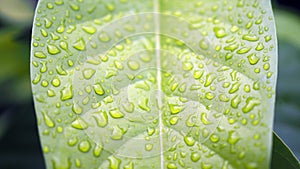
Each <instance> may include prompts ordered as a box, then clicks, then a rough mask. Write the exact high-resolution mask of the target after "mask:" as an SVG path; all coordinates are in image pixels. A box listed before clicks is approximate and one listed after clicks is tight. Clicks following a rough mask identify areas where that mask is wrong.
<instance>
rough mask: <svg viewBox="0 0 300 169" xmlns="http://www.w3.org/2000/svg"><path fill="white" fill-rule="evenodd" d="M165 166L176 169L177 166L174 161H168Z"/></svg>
mask: <svg viewBox="0 0 300 169" xmlns="http://www.w3.org/2000/svg"><path fill="white" fill-rule="evenodd" d="M167 168H168V169H177V166H176V164H175V163H168V165H167Z"/></svg>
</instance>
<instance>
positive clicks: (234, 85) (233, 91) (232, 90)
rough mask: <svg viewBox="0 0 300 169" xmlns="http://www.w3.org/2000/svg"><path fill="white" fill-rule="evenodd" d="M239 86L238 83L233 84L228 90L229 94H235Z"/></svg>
mask: <svg viewBox="0 0 300 169" xmlns="http://www.w3.org/2000/svg"><path fill="white" fill-rule="evenodd" d="M240 85H241V83H239V82H236V83H233V84H232V87H231V88H230V90H229V93H230V94H233V93H235V92H237V91H238V90H239V88H240Z"/></svg>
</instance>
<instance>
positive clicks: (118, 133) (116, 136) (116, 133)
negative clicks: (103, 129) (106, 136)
mask: <svg viewBox="0 0 300 169" xmlns="http://www.w3.org/2000/svg"><path fill="white" fill-rule="evenodd" d="M123 134H124V131H123V130H122V129H121V128H120V127H118V126H114V127H113V131H112V133H111V136H110V138H111V139H113V140H121V139H122V138H123Z"/></svg>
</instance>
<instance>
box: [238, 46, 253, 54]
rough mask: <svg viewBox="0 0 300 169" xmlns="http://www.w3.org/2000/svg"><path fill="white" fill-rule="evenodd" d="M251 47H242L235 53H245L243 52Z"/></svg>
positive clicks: (246, 51)
mask: <svg viewBox="0 0 300 169" xmlns="http://www.w3.org/2000/svg"><path fill="white" fill-rule="evenodd" d="M251 49H252V47H243V48H241V49H239V50H238V51H237V52H236V53H237V54H245V53H248V52H249V51H250V50H251Z"/></svg>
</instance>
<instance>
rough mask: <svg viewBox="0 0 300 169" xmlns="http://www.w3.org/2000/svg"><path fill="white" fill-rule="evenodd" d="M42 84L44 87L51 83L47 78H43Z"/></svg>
mask: <svg viewBox="0 0 300 169" xmlns="http://www.w3.org/2000/svg"><path fill="white" fill-rule="evenodd" d="M41 85H42V86H43V87H47V86H48V85H49V83H48V81H47V80H42V83H41Z"/></svg>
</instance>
